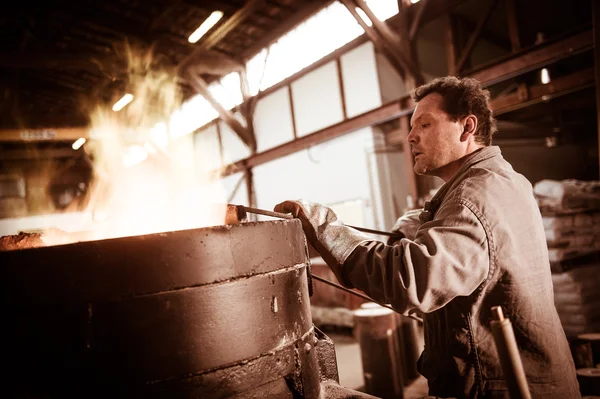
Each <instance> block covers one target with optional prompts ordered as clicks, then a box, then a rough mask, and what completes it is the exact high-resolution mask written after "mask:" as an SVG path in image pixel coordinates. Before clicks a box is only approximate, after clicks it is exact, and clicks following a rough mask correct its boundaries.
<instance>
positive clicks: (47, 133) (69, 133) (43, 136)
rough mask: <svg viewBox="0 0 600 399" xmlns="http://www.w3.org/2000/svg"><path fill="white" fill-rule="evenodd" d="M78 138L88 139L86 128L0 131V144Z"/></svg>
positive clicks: (73, 139)
mask: <svg viewBox="0 0 600 399" xmlns="http://www.w3.org/2000/svg"><path fill="white" fill-rule="evenodd" d="M80 137H83V138H85V139H89V138H90V131H89V129H88V128H86V127H65V128H39V129H0V142H11V141H17V142H22V141H30V142H36V141H75V140H77V139H78V138H80Z"/></svg>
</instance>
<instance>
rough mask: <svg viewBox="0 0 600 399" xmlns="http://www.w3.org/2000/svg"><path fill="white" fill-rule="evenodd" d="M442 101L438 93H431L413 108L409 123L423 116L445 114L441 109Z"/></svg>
mask: <svg viewBox="0 0 600 399" xmlns="http://www.w3.org/2000/svg"><path fill="white" fill-rule="evenodd" d="M443 101H444V98H443V97H442V95H441V94H439V93H431V94H428V95H426V96H425V97H423V98H422V99H421V101H419V102H418V103H417V105H416V106H415V112H413V115H412V118H411V123H412V121H415V120H417V119H419V118H420V117H421V116H423V115H425V114H432V115H433V116H436V115H440V114H446V111H444V108H443Z"/></svg>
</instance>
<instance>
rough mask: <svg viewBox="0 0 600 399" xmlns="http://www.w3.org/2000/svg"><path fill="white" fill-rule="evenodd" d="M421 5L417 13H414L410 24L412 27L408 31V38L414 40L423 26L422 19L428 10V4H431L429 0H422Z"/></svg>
mask: <svg viewBox="0 0 600 399" xmlns="http://www.w3.org/2000/svg"><path fill="white" fill-rule="evenodd" d="M420 3H422V4H421V6H420V7H419V8H417V12H416V14H414V17H413V20H412V23H411V24H410V29H409V31H408V39H409V40H410V41H411V42H412V41H413V40H414V39H415V37H416V36H417V32H418V31H419V29H420V28H421V21H422V20H423V15H424V14H425V11H426V10H427V4H429V0H421V1H420Z"/></svg>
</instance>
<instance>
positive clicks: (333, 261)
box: [274, 200, 373, 283]
mask: <svg viewBox="0 0 600 399" xmlns="http://www.w3.org/2000/svg"><path fill="white" fill-rule="evenodd" d="M274 211H275V212H281V213H291V214H292V215H293V216H294V217H295V218H298V219H300V221H301V222H302V228H303V230H304V234H305V235H306V239H307V240H308V242H309V243H310V244H311V245H312V246H313V247H314V248H315V249H316V250H317V251H318V252H319V254H320V255H321V257H322V258H323V260H324V261H325V262H326V263H327V264H328V265H329V267H330V268H331V269H332V270H333V272H334V273H335V274H336V276H337V277H338V280H340V281H341V282H342V283H343V281H342V280H343V278H342V277H341V265H342V264H343V263H344V262H345V261H346V259H347V258H348V256H350V254H351V253H352V251H354V249H355V248H356V247H357V246H358V245H360V244H361V243H363V242H365V241H373V239H372V238H371V237H369V236H367V235H366V234H363V233H361V232H359V231H357V230H355V229H353V228H351V227H348V226H344V224H343V223H342V221H341V220H339V219H338V217H337V215H336V214H335V212H333V210H331V209H330V208H328V207H326V206H324V205H320V204H316V203H312V202H309V201H305V200H297V201H284V202H282V203H281V204H278V205H276V206H275V209H274Z"/></svg>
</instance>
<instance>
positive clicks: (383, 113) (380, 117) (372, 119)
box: [215, 31, 592, 176]
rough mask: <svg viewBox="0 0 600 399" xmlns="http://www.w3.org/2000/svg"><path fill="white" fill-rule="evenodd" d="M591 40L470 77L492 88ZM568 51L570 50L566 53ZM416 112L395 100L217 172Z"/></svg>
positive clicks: (542, 49) (565, 42)
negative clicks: (499, 76) (494, 84)
mask: <svg viewBox="0 0 600 399" xmlns="http://www.w3.org/2000/svg"><path fill="white" fill-rule="evenodd" d="M591 40H592V36H591V31H586V32H583V33H581V34H579V35H574V36H570V37H567V38H565V39H562V40H559V41H556V42H554V43H552V44H549V45H540V46H538V47H539V48H538V47H535V48H532V49H528V50H524V51H522V52H521V53H520V54H519V56H518V57H511V59H510V60H504V61H500V62H497V63H494V64H491V65H488V66H487V67H486V68H485V69H480V70H478V71H477V72H476V73H473V74H471V75H467V76H469V77H472V78H476V79H479V80H480V81H481V82H482V85H483V86H489V85H491V84H493V83H498V82H499V81H502V80H506V79H509V78H511V77H514V76H518V75H521V74H523V73H527V72H529V71H531V70H532V69H534V68H537V67H538V66H539V63H540V62H544V63H546V65H547V63H551V62H553V60H554V61H556V60H557V59H558V57H562V58H566V57H568V56H570V55H573V54H576V53H578V52H580V51H583V50H584V49H589V48H590V46H592V42H591ZM565 48H566V49H569V50H570V51H565ZM507 63H508V64H507ZM507 65H508V66H509V67H513V69H508V70H506V68H507ZM585 73H586V72H581V75H579V77H578V79H582V80H585V79H586V78H585ZM498 74H500V75H501V77H503V79H499V78H498V77H497V75H498ZM486 79H487V80H486ZM571 79H573V80H572V81H571V82H570V83H569V84H573V81H574V80H575V78H571ZM563 84H564V83H563V82H562V81H561V80H560V79H556V81H555V82H554V85H553V86H547V87H543V88H538V87H535V88H531V89H530V91H531V92H532V93H533V95H535V96H537V97H536V98H538V97H539V99H540V100H543V96H544V95H547V96H558V95H564V94H565V91H564V90H563V91H560V92H557V90H560V89H562V88H563V87H564V86H563ZM577 87H579V86H577ZM577 87H575V89H577ZM552 90H554V92H552ZM567 90H569V89H567ZM543 93H547V94H543ZM547 98H550V97H547ZM520 101H522V100H520ZM505 104H506V103H505ZM413 110H414V104H413V103H412V102H411V101H410V97H409V96H403V97H401V98H400V99H398V100H396V101H393V102H391V103H388V104H385V105H382V106H381V107H379V108H376V109H374V110H371V111H367V112H365V113H363V114H360V115H357V116H355V117H353V118H350V119H347V120H345V121H342V122H340V123H337V124H335V125H332V126H329V127H326V128H324V129H321V130H319V131H317V132H314V133H311V134H308V135H306V136H303V137H300V138H298V139H296V140H293V141H290V142H287V143H284V144H282V145H280V146H278V147H275V148H272V149H270V150H267V151H264V152H261V153H257V154H254V155H251V156H250V157H248V158H246V159H243V160H241V161H239V162H236V163H233V164H231V165H228V166H227V167H225V168H223V169H221V170H219V171H216V172H215V173H216V174H218V175H220V176H228V175H231V174H233V173H236V172H239V171H243V170H246V169H247V168H252V167H255V166H258V165H261V164H264V163H267V162H270V161H272V160H275V159H278V158H281V157H283V156H286V155H289V154H292V153H294V152H297V151H300V150H303V149H305V148H308V147H310V146H313V145H316V144H320V143H322V142H325V141H328V140H331V139H333V138H336V137H340V136H343V135H345V134H347V133H350V132H353V131H356V130H358V129H361V128H364V127H368V126H373V125H376V124H380V123H383V122H386V121H389V120H392V119H396V118H400V117H403V116H407V115H410V114H412V112H413Z"/></svg>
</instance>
